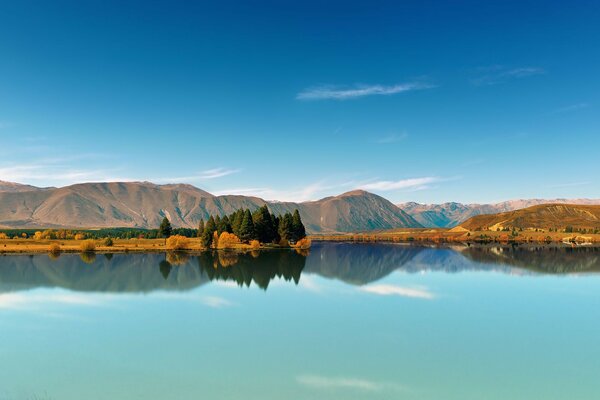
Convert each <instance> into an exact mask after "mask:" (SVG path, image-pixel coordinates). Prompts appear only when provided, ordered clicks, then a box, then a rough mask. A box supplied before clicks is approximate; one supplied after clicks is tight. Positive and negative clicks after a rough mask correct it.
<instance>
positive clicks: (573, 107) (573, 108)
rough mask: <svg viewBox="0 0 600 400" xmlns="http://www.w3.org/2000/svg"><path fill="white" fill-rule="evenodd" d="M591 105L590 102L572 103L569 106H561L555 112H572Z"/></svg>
mask: <svg viewBox="0 0 600 400" xmlns="http://www.w3.org/2000/svg"><path fill="white" fill-rule="evenodd" d="M589 106H590V105H589V104H588V103H577V104H571V105H569V106H565V107H561V108H559V109H557V110H556V111H555V112H556V113H567V112H572V111H577V110H581V109H584V108H588V107H589Z"/></svg>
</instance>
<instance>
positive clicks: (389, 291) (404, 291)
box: [359, 285, 435, 300]
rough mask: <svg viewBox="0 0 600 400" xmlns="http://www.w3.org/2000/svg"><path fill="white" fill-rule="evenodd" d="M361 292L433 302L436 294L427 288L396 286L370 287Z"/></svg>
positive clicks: (362, 289) (363, 288)
mask: <svg viewBox="0 0 600 400" xmlns="http://www.w3.org/2000/svg"><path fill="white" fill-rule="evenodd" d="M359 290H360V291H362V292H366V293H371V294H377V295H380V296H402V297H411V298H416V299H425V300H432V299H434V298H435V296H434V294H433V293H431V292H430V291H429V290H427V289H425V288H410V287H402V286H395V285H370V286H365V287H362V288H359Z"/></svg>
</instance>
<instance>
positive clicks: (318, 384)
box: [296, 375, 407, 393]
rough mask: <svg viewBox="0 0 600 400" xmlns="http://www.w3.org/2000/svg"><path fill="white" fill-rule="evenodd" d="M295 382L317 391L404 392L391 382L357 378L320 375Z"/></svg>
mask: <svg viewBox="0 0 600 400" xmlns="http://www.w3.org/2000/svg"><path fill="white" fill-rule="evenodd" d="M296 382H297V383H298V384H300V385H302V386H305V387H308V388H311V389H318V390H329V391H331V390H351V391H358V392H364V393H376V392H382V391H406V390H407V389H406V388H405V387H403V386H401V385H398V384H395V383H391V382H377V381H372V380H369V379H364V378H357V377H344V376H337V377H330V376H322V375H299V376H297V377H296Z"/></svg>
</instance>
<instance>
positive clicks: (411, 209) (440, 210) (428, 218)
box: [397, 198, 600, 228]
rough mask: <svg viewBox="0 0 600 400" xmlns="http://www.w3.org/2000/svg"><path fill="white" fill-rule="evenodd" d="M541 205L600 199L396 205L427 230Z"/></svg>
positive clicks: (597, 201)
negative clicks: (476, 217) (480, 216)
mask: <svg viewBox="0 0 600 400" xmlns="http://www.w3.org/2000/svg"><path fill="white" fill-rule="evenodd" d="M542 204H578V205H600V199H585V198H584V199H581V198H580V199H564V198H557V199H515V200H507V201H503V202H499V203H490V204H485V203H470V204H468V203H467V204H465V203H458V202H446V203H439V204H421V203H415V202H406V203H400V204H397V206H398V207H399V208H400V209H402V210H404V211H405V212H406V213H408V214H409V215H411V216H412V217H413V218H414V219H415V220H416V221H417V222H419V223H420V224H421V225H423V226H425V227H427V228H454V227H456V226H459V225H460V224H461V223H463V222H465V221H467V220H468V219H469V218H471V217H475V216H477V215H489V214H498V213H502V212H508V211H515V210H520V209H524V208H527V207H531V206H535V205H542Z"/></svg>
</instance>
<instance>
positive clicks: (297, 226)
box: [292, 209, 306, 242]
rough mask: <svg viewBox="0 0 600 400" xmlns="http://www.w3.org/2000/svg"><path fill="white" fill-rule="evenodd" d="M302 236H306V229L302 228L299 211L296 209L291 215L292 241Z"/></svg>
mask: <svg viewBox="0 0 600 400" xmlns="http://www.w3.org/2000/svg"><path fill="white" fill-rule="evenodd" d="M304 237H306V229H305V228H304V224H302V219H301V218H300V212H299V211H298V210H297V209H296V210H295V211H294V215H293V216H292V241H294V242H297V241H298V240H300V239H302V238H304Z"/></svg>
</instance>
